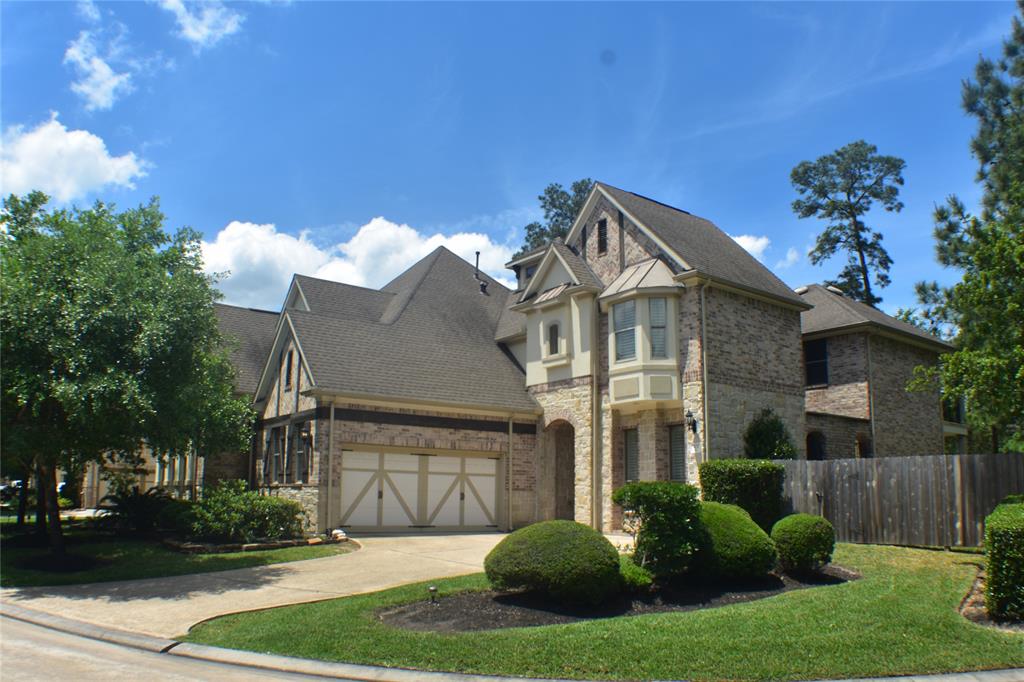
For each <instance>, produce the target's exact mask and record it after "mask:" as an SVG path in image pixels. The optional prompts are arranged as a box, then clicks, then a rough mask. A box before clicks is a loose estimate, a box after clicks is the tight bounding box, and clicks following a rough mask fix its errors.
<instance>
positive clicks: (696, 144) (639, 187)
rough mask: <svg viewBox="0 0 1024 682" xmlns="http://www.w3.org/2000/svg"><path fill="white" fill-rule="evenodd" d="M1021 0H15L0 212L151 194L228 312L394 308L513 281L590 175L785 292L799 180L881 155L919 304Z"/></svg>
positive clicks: (896, 251)
mask: <svg viewBox="0 0 1024 682" xmlns="http://www.w3.org/2000/svg"><path fill="white" fill-rule="evenodd" d="M1014 12H1015V6H1014V4H1013V3H1012V2H994V3H983V2H970V3H955V2H941V3H927V2H916V3H903V2H897V3H866V2H865V3H862V2H857V3H850V4H843V3H808V4H803V3H778V4H773V3H753V4H747V3H716V4H711V3H675V4H670V3H657V4H641V3H629V4H619V3H496V2H494V3H492V2H487V3H451V4H447V3H442V4H439V3H396V4H390V3H372V4H361V3H335V2H251V3H220V2H207V3H192V2H182V0H156V1H154V2H132V3H124V2H112V3H105V2H77V3H75V2H45V3H44V2H40V3H35V2H2V3H0V129H2V138H0V139H2V142H0V191H2V193H3V195H4V196H6V195H8V194H10V193H12V192H13V193H17V194H23V193H25V192H28V191H30V190H32V189H41V190H43V191H45V192H46V193H47V194H49V195H50V196H51V198H52V199H51V205H52V206H53V207H69V206H78V207H86V206H89V205H91V204H92V203H93V202H94V201H96V200H102V201H104V202H108V203H114V204H116V205H117V206H119V207H122V208H128V207H132V206H137V205H139V204H142V203H145V202H147V201H148V200H149V199H150V197H154V196H157V197H159V199H160V204H161V207H162V209H163V211H164V213H165V214H166V217H167V221H166V227H167V229H168V230H174V229H177V228H178V227H182V226H190V227H192V228H194V229H196V230H198V231H199V232H201V233H202V235H203V255H204V260H205V263H206V267H207V269H208V270H209V271H210V272H211V273H221V274H222V279H221V281H220V282H219V284H218V286H219V287H220V289H221V290H222V291H223V293H224V295H225V301H226V302H228V303H234V304H237V305H244V306H253V307H259V308H269V309H279V308H280V306H281V304H282V302H283V297H284V294H285V291H286V289H287V286H288V283H289V281H290V280H291V276H292V274H293V273H296V272H298V273H301V274H306V275H311V276H317V277H323V278H326V279H334V280H338V281H343V282H348V283H351V284H356V285H360V286H371V287H379V286H381V285H383V284H385V283H386V282H387V281H389V280H390V279H391V278H392V277H394V276H395V275H397V274H398V273H400V272H401V271H403V270H404V269H406V268H407V267H409V266H410V265H411V264H412V263H414V262H415V261H417V260H418V259H420V258H422V257H423V256H425V255H426V254H427V253H429V252H430V251H432V250H433V249H435V248H436V247H437V246H440V245H444V246H447V247H448V248H450V249H452V250H453V251H455V252H456V253H458V254H459V255H461V256H463V257H464V258H466V259H467V260H472V259H473V253H474V252H475V251H481V266H482V267H483V268H484V269H485V270H486V271H487V272H488V273H490V274H491V275H493V276H495V277H498V278H502V279H503V280H505V281H509V280H511V278H512V274H511V272H510V271H508V270H505V269H504V263H505V262H507V260H508V259H509V257H510V256H511V255H512V254H513V253H514V252H515V251H516V250H517V249H518V247H519V246H520V245H521V243H522V239H523V229H522V228H523V227H524V226H525V225H526V224H527V223H529V222H530V221H532V220H538V219H541V218H542V215H541V212H540V209H539V207H538V202H537V195H538V194H539V193H540V192H541V191H542V190H543V188H544V187H545V186H546V185H547V184H548V183H551V182H560V183H562V184H563V185H568V184H570V183H571V182H572V181H574V180H576V179H579V178H582V177H590V178H594V179H597V180H601V181H604V182H607V183H609V184H612V185H615V186H618V187H621V188H624V189H628V190H630V191H633V192H636V193H638V194H642V195H645V196H649V197H652V198H654V199H657V200H659V201H662V202H665V203H668V204H671V205H674V206H677V207H679V208H683V209H685V210H687V211H690V212H691V213H695V214H697V215H700V216H702V217H705V218H707V219H709V220H711V221H713V222H714V223H715V224H716V225H718V226H719V227H720V228H722V229H723V230H725V231H726V232H727V233H728V234H730V235H732V236H733V237H734V238H735V239H737V241H739V242H740V243H741V244H742V245H743V246H744V247H745V248H746V249H747V250H748V251H750V252H751V253H753V254H754V255H755V256H756V257H757V258H759V259H760V260H761V261H762V262H763V263H764V264H765V265H766V266H767V267H769V268H770V269H771V270H772V271H773V272H775V274H776V275H778V276H779V277H780V278H781V279H782V280H783V281H785V282H786V283H787V284H789V285H790V286H793V287H797V286H800V285H802V284H808V283H811V282H820V281H823V280H824V279H826V278H829V277H832V276H834V275H835V274H836V273H837V272H838V271H839V270H840V269H841V267H842V266H843V264H844V260H845V259H844V258H843V257H842V256H837V257H836V258H834V259H832V260H831V261H829V262H827V263H825V264H823V265H819V266H813V265H811V264H810V262H809V261H808V259H807V255H806V254H807V252H808V250H809V249H810V248H811V246H812V245H813V243H814V238H815V235H816V234H817V233H818V232H820V231H821V229H822V228H823V227H824V224H822V223H820V222H818V221H816V220H814V219H804V220H800V219H798V218H797V217H796V215H795V214H794V213H793V211H792V208H791V203H792V201H793V199H794V198H795V197H796V193H795V190H794V189H793V187H792V184H791V183H790V179H789V177H790V171H791V170H792V168H793V167H794V166H795V165H796V164H798V163H799V162H800V161H803V160H813V159H816V158H818V157H819V156H821V155H824V154H828V153H830V152H832V151H834V150H835V149H838V148H839V147H842V146H843V145H845V144H847V143H849V142H852V141H855V140H859V139H863V140H866V141H868V142H870V143H872V144H874V145H877V146H878V149H879V152H880V153H882V154H889V155H895V156H899V157H901V158H903V159H905V160H906V163H907V166H906V170H905V171H904V178H905V182H906V184H905V185H904V187H903V188H901V194H900V197H901V200H902V201H903V203H904V204H905V206H904V208H903V210H902V211H901V212H900V213H887V212H884V211H881V210H878V211H874V212H872V213H871V214H869V216H868V224H869V225H871V226H872V227H873V228H874V229H877V230H878V231H880V232H881V233H882V234H883V235H884V242H883V244H884V246H885V247H886V248H887V249H888V251H889V253H890V255H891V256H892V259H893V266H892V270H891V273H890V274H891V277H892V284H891V285H890V286H889V287H888V288H885V289H883V290H881V292H879V293H880V294H881V296H882V298H883V302H882V304H881V308H882V309H883V310H886V311H888V312H894V311H895V310H896V309H897V307H901V306H902V307H906V306H911V305H913V304H914V295H913V285H914V283H915V282H916V281H918V280H921V279H938V280H939V281H940V282H944V283H951V282H953V281H956V279H957V273H956V272H953V271H949V270H944V269H943V268H942V267H941V266H940V265H939V264H938V263H937V262H936V260H935V255H934V241H933V239H932V229H933V223H932V217H931V216H932V211H933V210H934V208H935V205H936V204H938V203H942V202H943V201H944V199H945V197H946V196H948V195H950V194H957V195H958V196H960V197H961V199H963V200H964V201H965V202H966V203H967V204H968V206H975V205H977V203H978V201H979V200H980V196H981V191H980V188H979V187H978V185H977V184H976V182H975V174H976V171H977V163H976V161H975V160H974V159H973V158H972V157H971V154H970V150H969V146H968V145H969V141H970V138H971V136H972V135H973V134H974V132H975V129H976V123H975V121H974V119H972V118H970V117H968V116H967V115H966V114H965V113H964V112H963V110H962V109H961V106H960V91H961V82H962V81H963V80H964V79H966V78H969V77H971V75H972V74H973V71H974V65H975V64H976V62H977V60H978V56H979V55H986V56H988V57H997V56H998V55H999V54H1000V46H1001V41H1002V39H1003V37H1005V36H1006V35H1007V34H1008V33H1009V27H1010V20H1011V17H1012V16H1013V14H1014Z"/></svg>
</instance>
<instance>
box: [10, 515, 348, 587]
mask: <svg viewBox="0 0 1024 682" xmlns="http://www.w3.org/2000/svg"><path fill="white" fill-rule="evenodd" d="M64 532H65V537H66V539H67V551H68V553H69V554H72V555H76V556H79V557H86V558H87V560H92V561H93V562H94V565H93V566H92V567H91V568H88V569H86V570H81V571H75V572H71V573H62V572H56V571H49V570H37V569H35V568H30V567H29V566H30V565H33V564H36V563H38V562H44V563H45V562H46V559H47V554H48V550H47V549H46V547H38V546H26V544H27V543H26V542H25V540H24V538H23V536H18V535H15V534H14V532H13V524H7V523H5V524H3V535H2V540H0V586H2V587H30V586H36V585H75V584H79V583H97V582H109V581H112V580H133V579H136V578H161V577H165V576H171V575H184V574H186V573H206V572H210V571H227V570H230V569H233V568H248V567H250V566H265V565H267V564H279V563H283V562H287V561H300V560H302V559H317V558H320V557H325V556H334V555H336V554H345V553H346V552H350V551H352V549H353V548H354V547H353V545H352V544H351V543H342V544H334V545H312V546H307V547H286V548H284V549H272V550H265V551H257V552H232V553H229V554H182V553H181V552H176V551H174V550H172V549H168V548H167V547H164V546H163V545H161V544H160V543H159V542H157V541H154V540H145V539H133V538H131V537H125V536H123V535H111V534H109V533H102V532H98V531H95V530H92V529H91V528H88V527H86V526H84V525H79V524H74V523H69V524H65V526H64Z"/></svg>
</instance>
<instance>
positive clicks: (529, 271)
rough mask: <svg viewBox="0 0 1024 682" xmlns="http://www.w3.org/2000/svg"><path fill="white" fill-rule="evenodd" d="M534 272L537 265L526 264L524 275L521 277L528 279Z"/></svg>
mask: <svg viewBox="0 0 1024 682" xmlns="http://www.w3.org/2000/svg"><path fill="white" fill-rule="evenodd" d="M536 272H537V266H536V265H527V266H526V275H525V277H523V279H524V281H525V280H528V279H530V278H531V277H533V276H534V274H536Z"/></svg>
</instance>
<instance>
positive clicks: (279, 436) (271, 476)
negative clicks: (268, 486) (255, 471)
mask: <svg viewBox="0 0 1024 682" xmlns="http://www.w3.org/2000/svg"><path fill="white" fill-rule="evenodd" d="M283 460H284V429H283V428H281V427H280V426H279V427H276V428H274V429H271V430H270V437H269V438H268V439H267V458H266V461H265V464H264V467H263V476H264V479H265V480H266V481H267V482H268V483H280V482H281V481H282V479H283V478H284V462H283Z"/></svg>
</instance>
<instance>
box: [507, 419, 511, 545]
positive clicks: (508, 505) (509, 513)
mask: <svg viewBox="0 0 1024 682" xmlns="http://www.w3.org/2000/svg"><path fill="white" fill-rule="evenodd" d="M507 487H508V495H506V498H505V526H506V527H507V528H508V530H510V531H511V530H512V415H511V414H510V415H509V416H508V485H507Z"/></svg>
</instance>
